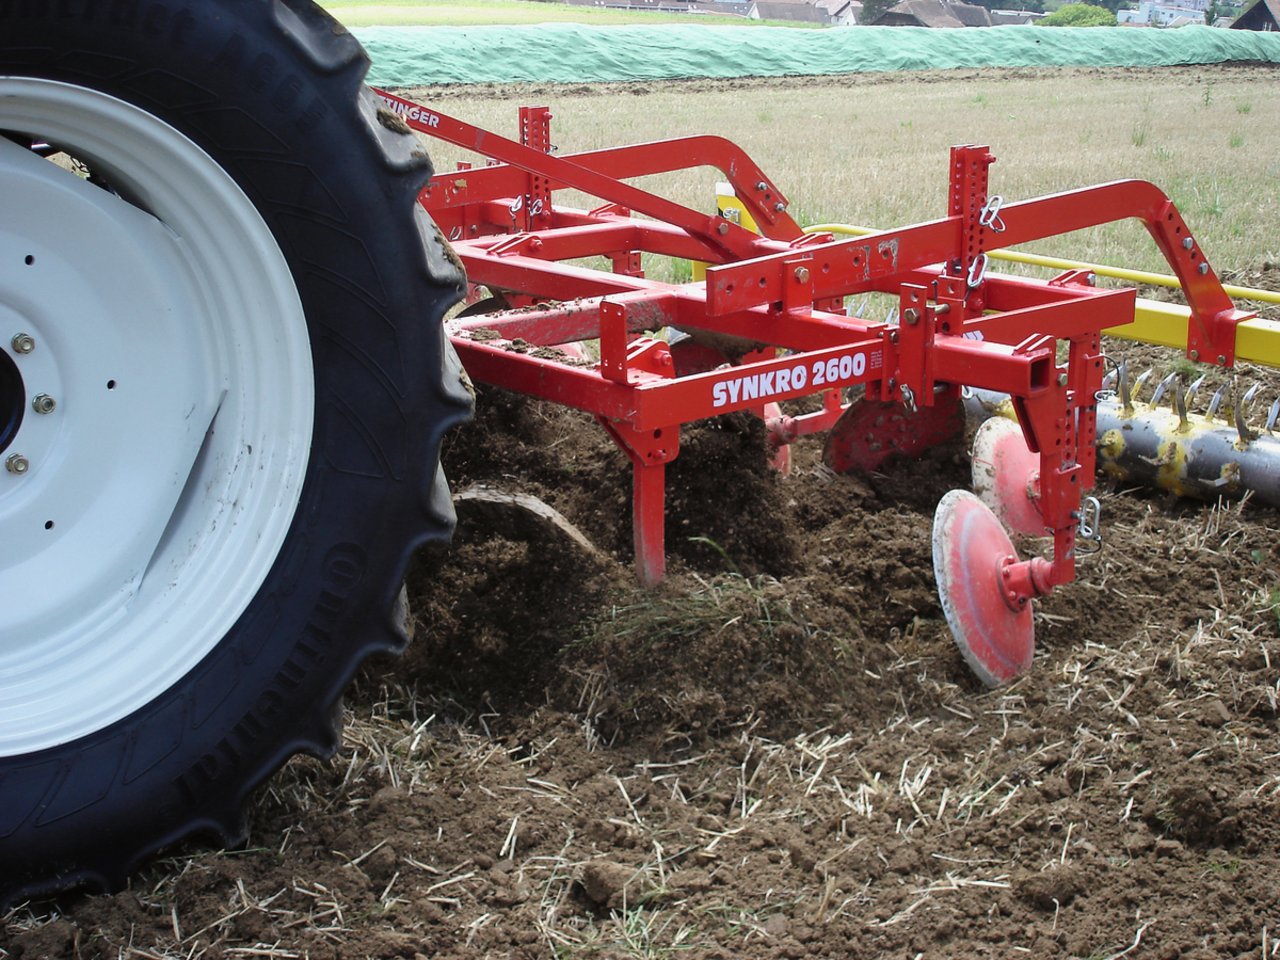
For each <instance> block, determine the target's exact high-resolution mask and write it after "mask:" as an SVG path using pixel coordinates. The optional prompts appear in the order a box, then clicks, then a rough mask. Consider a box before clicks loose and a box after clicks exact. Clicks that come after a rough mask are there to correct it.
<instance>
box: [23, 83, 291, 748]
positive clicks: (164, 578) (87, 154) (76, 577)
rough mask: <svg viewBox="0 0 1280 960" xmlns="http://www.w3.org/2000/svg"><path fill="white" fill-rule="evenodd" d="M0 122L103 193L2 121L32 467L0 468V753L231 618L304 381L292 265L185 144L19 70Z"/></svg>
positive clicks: (136, 681)
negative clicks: (42, 407)
mask: <svg viewBox="0 0 1280 960" xmlns="http://www.w3.org/2000/svg"><path fill="white" fill-rule="evenodd" d="M0 129H6V130H17V131H22V132H24V133H27V134H31V135H33V136H35V137H37V138H39V139H41V140H45V141H48V142H50V143H55V144H57V145H59V146H60V147H62V148H63V149H65V150H67V151H68V152H70V153H72V154H74V155H75V156H77V157H79V158H81V159H83V160H85V161H86V162H88V163H89V164H90V166H91V167H92V169H94V170H95V171H98V172H101V173H102V174H103V175H104V176H105V177H106V179H107V181H108V182H109V183H110V185H111V186H112V188H113V189H114V190H115V193H114V194H113V193H111V192H109V191H107V190H103V189H101V188H99V187H97V186H93V185H91V184H89V183H88V182H87V181H85V180H83V179H81V178H79V177H77V176H76V175H75V174H73V173H71V172H68V171H67V170H65V169H63V168H62V167H60V166H57V165H55V164H54V163H51V162H49V161H48V160H45V159H42V158H41V157H39V156H38V155H37V154H35V153H33V152H32V151H30V150H27V149H24V148H23V147H20V146H18V145H16V144H13V143H10V142H8V141H6V140H4V139H0V196H3V198H4V205H3V211H4V213H3V216H0V350H3V351H7V352H9V354H10V357H11V358H12V361H13V366H15V367H17V369H18V370H19V372H20V374H21V377H22V382H23V386H24V391H25V395H26V403H27V404H28V405H27V406H25V407H24V415H23V418H22V423H21V426H20V427H19V429H18V432H17V434H16V436H15V437H14V439H13V440H12V442H11V443H10V445H9V447H8V449H7V450H5V451H4V452H3V453H0V464H6V463H7V462H8V461H9V459H10V458H13V457H15V456H19V457H21V458H23V459H25V460H26V462H27V463H28V464H29V469H28V470H27V471H26V472H25V473H21V474H19V473H14V472H12V471H11V470H10V469H5V468H4V466H0V756H13V755H18V754H26V753H31V752H33V751H36V750H41V749H44V748H47V747H51V746H55V745H57V744H61V743H67V742H70V741H72V740H75V739H77V738H79V737H83V736H85V735H87V734H89V733H92V732H94V731H96V730H100V729H102V728H103V727H105V726H107V725H109V724H110V723H112V722H114V721H116V720H119V719H121V718H122V717H125V716H127V715H129V714H130V713H132V712H134V711H135V710H137V709H138V708H140V707H142V706H143V705H145V704H146V703H148V702H150V701H152V700H154V699H155V698H156V697H157V696H158V695H159V694H160V693H162V692H163V691H164V690H166V689H168V688H169V687H170V686H172V685H173V684H174V683H175V682H176V681H178V680H179V679H180V678H181V677H182V676H184V675H185V674H186V673H187V672H188V671H190V670H191V669H192V667H194V666H195V665H196V664H197V663H198V662H199V660H200V659H201V658H202V657H204V656H205V655H206V654H208V653H209V652H210V651H211V650H212V649H213V648H214V647H215V646H216V644H217V643H218V641H219V640H220V639H221V638H222V637H223V636H225V635H226V633H227V632H228V631H229V630H230V629H231V627H232V626H233V624H234V623H235V621H236V620H237V619H238V618H239V617H240V615H241V614H242V613H243V612H244V610H245V608H246V607H247V606H248V604H249V601H250V600H251V599H252V598H253V596H254V595H255V594H256V593H257V591H258V589H259V588H260V587H261V585H262V583H263V581H264V579H265V578H266V576H267V573H268V571H269V570H270V569H271V566H272V564H273V563H274V561H275V559H276V557H277V555H278V554H279V552H280V548H281V545H282V544H283V542H284V539H285V536H286V534H287V531H288V528H289V525H290V523H291V521H292V519H293V515H294V511H295V509H296V507H297V504H298V498H299V495H300V492H301V488H302V482H303V477H304V473H305V471H306V465H307V459H308V453H309V450H310V444H311V430H312V422H313V416H314V406H315V402H314V401H315V398H314V385H313V380H312V366H311V352H310V345H309V342H308V337H307V327H306V320H305V317H304V314H303V310H302V305H301V302H300V301H299V298H298V292H297V289H296V287H295V286H294V283H293V279H292V276H291V274H290V271H289V269H288V265H287V264H286V263H285V260H284V257H283V255H282V254H281V252H280V249H279V247H278V246H277V244H276V242H275V240H274V239H273V237H272V234H271V232H270V230H269V229H268V227H267V226H266V224H265V223H264V222H263V220H262V218H261V216H260V215H259V214H258V212H257V210H256V209H255V208H254V206H253V204H252V203H251V202H250V201H249V199H248V198H247V197H246V196H245V195H244V193H243V192H242V191H241V190H240V189H239V187H237V185H236V184H235V182H234V181H232V180H231V178H230V177H229V176H228V175H227V174H226V173H225V172H224V171H223V170H222V169H221V168H220V167H219V166H218V164H217V163H215V162H214V161H213V160H212V159H211V158H210V157H209V156H208V155H207V154H206V153H205V152H204V151H203V150H201V149H200V148H199V147H198V146H196V145H195V144H194V143H193V142H191V141H190V140H188V139H187V138H186V137H184V136H183V135H182V134H180V133H178V132H177V131H176V130H174V129H173V128H172V127H170V126H169V125H168V124H166V123H164V122H163V121H161V120H159V119H157V118H156V117H154V116H152V115H150V114H148V113H146V112H145V111H142V110H140V109H138V108H137V107H134V106H132V105H130V104H128V103H125V102H123V101H121V100H117V99H115V98H112V97H109V96H106V95H104V94H101V93H98V92H95V91H92V90H87V89H84V88H81V87H76V86H73V85H68V84H62V83H53V82H49V81H40V80H31V79H25V78H5V77H0ZM117 194H118V195H117ZM122 196H123V197H128V198H130V201H131V202H126V201H125V200H123V199H121V197H122ZM18 334H26V335H28V336H30V337H31V338H32V340H33V341H34V344H35V346H34V349H31V350H29V352H23V347H25V346H28V345H27V344H18V343H15V342H14V340H13V338H14V337H15V336H16V335H18ZM10 369H12V368H10ZM41 394H43V395H45V396H48V397H51V398H53V400H54V401H55V403H56V407H55V409H54V410H53V411H52V412H51V413H47V414H40V413H37V412H35V410H34V408H33V407H32V406H31V405H30V404H31V402H32V400H33V399H34V397H36V396H37V395H41ZM6 416H8V417H9V418H10V420H12V419H13V416H12V410H10V411H9V413H8V414H6V412H5V411H2V410H0V435H3V432H4V431H3V429H2V427H3V419H2V418H4V417H6Z"/></svg>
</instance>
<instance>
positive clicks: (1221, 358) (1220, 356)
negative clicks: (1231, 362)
mask: <svg viewBox="0 0 1280 960" xmlns="http://www.w3.org/2000/svg"><path fill="white" fill-rule="evenodd" d="M1218 363H1220V364H1221V365H1222V366H1224V367H1225V366H1226V365H1227V355H1226V354H1225V353H1220V354H1218Z"/></svg>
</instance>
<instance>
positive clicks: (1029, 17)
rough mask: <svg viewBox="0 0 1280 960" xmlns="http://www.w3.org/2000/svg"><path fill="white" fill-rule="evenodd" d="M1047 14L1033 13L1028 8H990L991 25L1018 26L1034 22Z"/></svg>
mask: <svg viewBox="0 0 1280 960" xmlns="http://www.w3.org/2000/svg"><path fill="white" fill-rule="evenodd" d="M1047 16H1048V14H1047V13H1033V12H1032V11H1030V10H992V11H991V25H992V26H993V27H1015V26H1017V27H1020V26H1025V25H1026V24H1028V23H1035V22H1036V21H1037V20H1039V19H1041V18H1042V17H1047Z"/></svg>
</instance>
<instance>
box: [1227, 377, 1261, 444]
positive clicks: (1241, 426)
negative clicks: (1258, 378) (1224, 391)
mask: <svg viewBox="0 0 1280 960" xmlns="http://www.w3.org/2000/svg"><path fill="white" fill-rule="evenodd" d="M1231 389H1232V393H1234V392H1235V381H1234V380H1233V381H1232V385H1231ZM1260 389H1261V384H1257V383H1255V384H1254V385H1253V386H1251V387H1250V388H1249V389H1248V390H1246V391H1245V394H1244V396H1243V397H1241V398H1240V401H1239V403H1233V404H1232V411H1231V413H1232V417H1233V418H1234V419H1235V424H1236V436H1237V437H1239V438H1240V443H1241V444H1249V443H1252V442H1253V441H1254V440H1257V439H1258V434H1257V432H1256V431H1255V430H1253V429H1252V428H1250V426H1249V424H1248V423H1247V422H1246V421H1245V416H1246V414H1247V412H1248V409H1249V406H1250V404H1252V403H1253V398H1254V397H1255V396H1256V395H1257V393H1258V391H1259V390H1260Z"/></svg>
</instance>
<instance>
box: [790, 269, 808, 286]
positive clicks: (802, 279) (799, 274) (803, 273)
mask: <svg viewBox="0 0 1280 960" xmlns="http://www.w3.org/2000/svg"><path fill="white" fill-rule="evenodd" d="M793 276H794V277H795V278H796V283H808V282H809V268H808V267H796V269H795V273H794V274H793Z"/></svg>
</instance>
